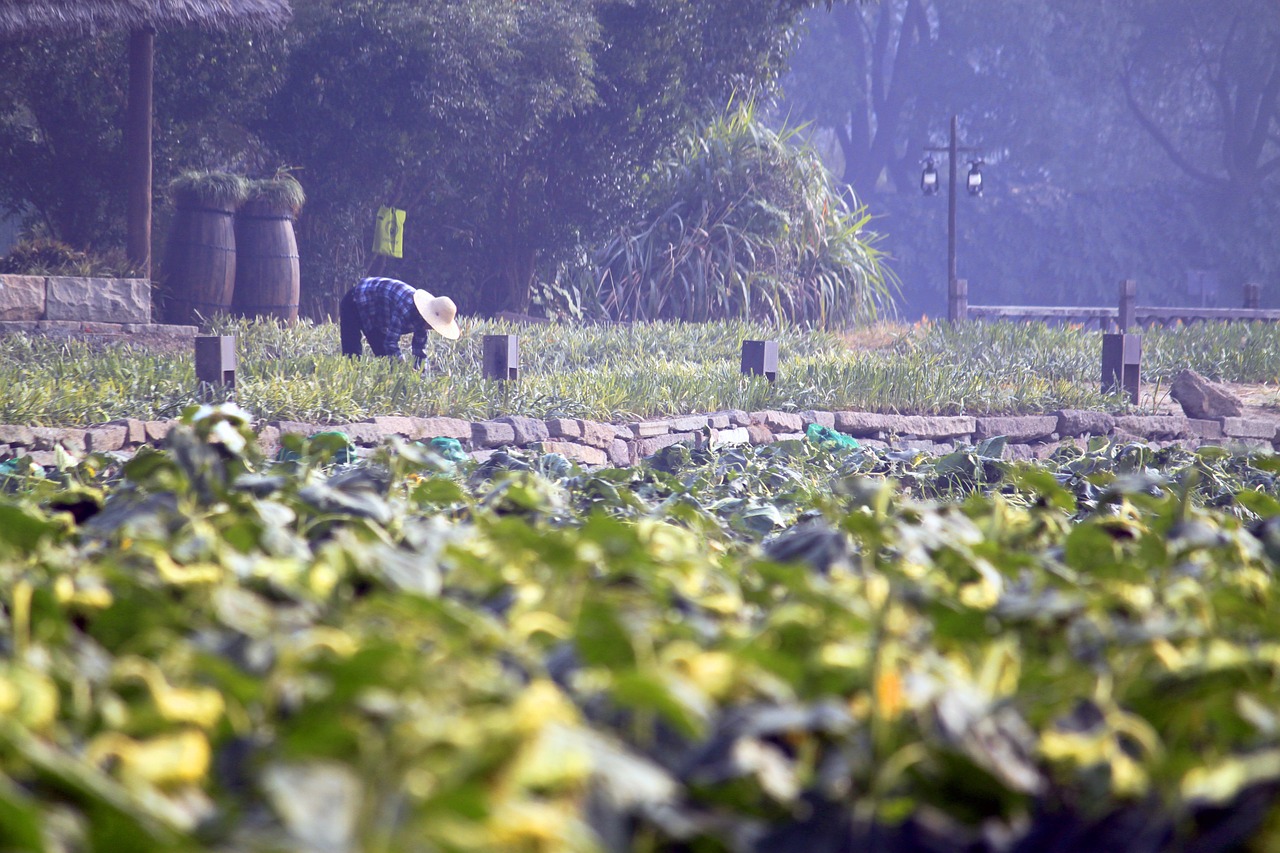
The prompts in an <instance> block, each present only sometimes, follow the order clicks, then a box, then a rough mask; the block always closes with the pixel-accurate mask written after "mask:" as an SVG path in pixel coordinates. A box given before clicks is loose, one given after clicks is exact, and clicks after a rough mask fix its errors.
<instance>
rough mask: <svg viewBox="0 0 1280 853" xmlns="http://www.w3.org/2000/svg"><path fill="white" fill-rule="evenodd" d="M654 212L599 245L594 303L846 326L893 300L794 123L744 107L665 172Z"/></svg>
mask: <svg viewBox="0 0 1280 853" xmlns="http://www.w3.org/2000/svg"><path fill="white" fill-rule="evenodd" d="M649 198H650V209H649V212H648V214H647V215H646V216H644V217H643V218H642V219H640V220H639V221H638V222H637V223H635V224H631V225H624V226H622V227H620V228H619V229H618V232H617V234H616V235H615V236H614V238H613V239H612V240H610V241H609V242H608V243H607V244H606V245H605V246H604V247H603V249H602V250H601V251H600V253H599V255H598V257H597V263H598V265H599V270H598V271H597V272H596V273H595V276H596V278H595V280H597V281H598V282H599V292H598V294H594V299H593V300H592V301H598V302H599V304H600V305H601V306H602V307H603V308H604V309H605V310H606V311H607V312H608V313H609V315H610V316H611V317H613V318H615V319H628V320H658V319H663V320H671V319H679V320H687V321H699V322H700V321H706V320H719V319H733V318H740V319H751V320H757V321H761V322H769V323H782V322H795V323H800V324H802V325H806V326H817V327H826V328H843V327H845V326H848V325H850V324H852V323H855V322H861V321H866V320H869V319H872V318H874V317H875V316H877V314H878V313H879V312H880V311H881V310H882V309H884V308H886V307H890V306H891V304H892V292H891V291H892V287H891V282H890V281H889V280H888V279H887V272H886V271H885V269H884V268H883V267H882V266H881V259H880V255H879V253H878V252H877V251H876V250H875V249H874V247H873V245H872V244H873V242H874V237H873V236H872V235H869V234H868V233H867V232H866V231H864V230H863V229H864V226H865V225H866V223H867V219H868V217H867V216H866V214H865V211H863V210H862V209H860V208H854V207H851V206H850V205H849V204H848V202H847V201H846V200H845V198H844V195H843V193H842V191H841V189H840V187H839V185H838V184H837V182H836V181H835V179H834V178H833V176H832V175H831V174H830V172H828V170H827V168H826V167H825V166H824V165H823V163H822V161H821V159H820V158H819V157H818V155H817V153H816V152H815V151H813V149H812V148H810V147H808V146H806V145H804V144H803V142H802V140H799V139H797V138H796V133H795V131H792V130H783V131H782V132H776V131H773V130H771V129H769V128H768V127H766V126H765V125H763V124H762V123H761V122H760V121H759V120H758V118H757V115H756V110H755V107H754V105H753V104H738V105H737V106H735V107H733V108H731V109H730V110H728V111H727V112H726V113H725V114H724V115H723V116H722V117H720V118H719V119H717V120H716V121H714V122H712V123H710V124H709V125H708V126H707V127H706V128H705V129H703V130H702V131H701V132H698V133H692V134H690V135H689V136H688V138H687V139H686V141H685V144H684V146H683V148H682V149H681V150H680V151H679V152H678V153H677V154H676V156H675V157H673V158H672V160H671V161H670V162H668V163H667V164H665V165H664V167H663V168H662V169H661V170H659V172H658V173H657V174H656V176H655V179H654V182H653V185H652V188H651V189H650V192H649Z"/></svg>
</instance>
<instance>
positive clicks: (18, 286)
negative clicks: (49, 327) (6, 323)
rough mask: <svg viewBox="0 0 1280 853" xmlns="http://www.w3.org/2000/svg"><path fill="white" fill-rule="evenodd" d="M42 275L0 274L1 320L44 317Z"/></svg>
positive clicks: (43, 284)
mask: <svg viewBox="0 0 1280 853" xmlns="http://www.w3.org/2000/svg"><path fill="white" fill-rule="evenodd" d="M44 294H45V283H44V276H42V275H0V320H39V319H41V318H43V317H44Z"/></svg>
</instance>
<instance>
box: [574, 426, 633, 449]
mask: <svg viewBox="0 0 1280 853" xmlns="http://www.w3.org/2000/svg"><path fill="white" fill-rule="evenodd" d="M578 426H579V427H581V429H582V443H583V444H589V445H591V446H592V447H599V448H600V449H601V450H608V449H609V447H610V446H611V445H612V444H613V442H614V439H616V438H618V430H617V428H615V427H614V425H613V424H602V423H600V422H599V421H583V420H580V421H578ZM627 432H628V433H630V430H627ZM623 440H624V441H625V440H626V439H623Z"/></svg>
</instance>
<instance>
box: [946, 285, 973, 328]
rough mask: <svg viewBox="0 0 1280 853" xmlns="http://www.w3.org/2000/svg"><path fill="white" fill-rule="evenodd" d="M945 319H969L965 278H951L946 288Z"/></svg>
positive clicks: (957, 321)
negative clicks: (949, 284)
mask: <svg viewBox="0 0 1280 853" xmlns="http://www.w3.org/2000/svg"><path fill="white" fill-rule="evenodd" d="M947 319H948V320H949V321H951V322H952V323H960V322H963V321H965V320H968V319H969V280H968V279H967V278H953V279H951V286H950V287H949V288H948V289H947Z"/></svg>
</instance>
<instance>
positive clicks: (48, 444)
mask: <svg viewBox="0 0 1280 853" xmlns="http://www.w3.org/2000/svg"><path fill="white" fill-rule="evenodd" d="M174 423H175V421H141V420H134V419H128V420H121V421H114V422H112V423H106V424H98V425H95V426H90V427H87V428H83V429H65V428H51V427H27V426H6V425H0V459H4V458H11V457H14V456H21V455H28V454H29V455H31V456H32V457H33V459H34V461H36V462H37V463H38V464H41V465H52V464H53V463H54V456H55V454H54V448H55V446H57V445H61V446H62V447H63V448H64V449H65V450H68V451H70V452H72V453H75V454H82V453H85V452H96V451H103V452H113V453H123V454H131V453H132V452H133V451H134V450H136V449H137V448H138V447H140V446H142V445H143V444H148V443H150V444H156V443H160V442H163V440H164V437H165V435H167V434H168V432H169V430H170V428H171V427H172V425H173V424H174ZM813 423H816V424H820V425H822V426H825V427H828V428H833V429H836V430H839V431H840V432H842V433H845V434H847V435H851V436H853V437H854V438H856V439H857V440H858V441H859V443H861V444H863V445H864V446H868V447H873V448H895V449H911V450H920V451H923V452H926V453H939V454H940V453H950V452H951V451H952V450H954V449H955V448H956V447H962V446H964V445H967V444H973V443H976V442H979V441H982V440H984V439H987V438H992V437H995V436H1005V437H1007V438H1008V443H1007V444H1006V446H1005V450H1004V455H1005V458H1007V459H1040V458H1044V457H1047V456H1048V455H1049V454H1051V453H1052V452H1053V451H1054V450H1055V449H1057V447H1058V445H1059V444H1060V443H1061V442H1062V441H1065V440H1075V439H1085V438H1088V437H1091V436H1110V437H1112V438H1114V439H1116V440H1119V441H1147V442H1152V443H1156V444H1159V445H1164V444H1168V443H1178V444H1183V445H1186V446H1190V447H1197V446H1199V445H1201V444H1227V445H1236V446H1244V447H1250V448H1259V449H1280V440H1278V437H1277V434H1276V432H1277V430H1276V424H1275V423H1274V422H1272V421H1266V420H1252V419H1248V418H1232V417H1224V418H1219V419H1216V420H1196V419H1189V418H1186V417H1182V416H1180V415H1179V416H1174V415H1154V416H1134V415H1121V416H1113V415H1109V414H1106V413H1105V412H1090V411H1078V410H1068V411H1061V412H1055V413H1052V414H1047V415H1019V416H1005V415H1001V416H992V417H970V416H958V417H932V416H919V415H886V414H880V413H875V412H821V411H806V412H799V413H794V412H776V411H760V412H743V411H725V412H713V413H711V414H704V415H685V416H681V417H670V418H653V419H649V420H643V421H634V422H629V423H624V424H607V423H600V422H597V421H589V420H581V419H576V418H551V419H548V420H541V419H538V418H527V417H504V418H498V419H496V420H490V421H478V422H472V421H466V420H461V419H458V418H446V417H431V418H416V417H377V418H372V419H371V420H368V421H362V422H360V423H352V424H343V425H341V426H337V427H334V426H325V425H320V424H309V423H298V422H294V421H280V422H272V423H266V424H262V425H260V426H259V427H258V430H257V432H258V438H259V441H260V442H261V443H262V446H263V449H264V450H265V451H266V452H267V453H268V454H275V452H276V451H277V450H278V449H279V446H280V438H281V436H282V435H287V434H290V433H296V434H301V435H311V434H313V433H316V432H320V431H322V430H327V429H340V430H342V431H343V432H345V433H346V434H347V435H348V436H350V438H351V440H352V441H353V442H354V443H355V444H356V446H357V449H358V451H360V452H368V449H370V448H373V447H376V446H378V445H380V444H381V443H382V442H383V440H384V439H386V438H388V437H390V436H392V435H397V436H400V437H402V438H404V439H407V440H410V441H420V440H426V439H431V438H436V437H439V436H443V437H448V438H456V439H458V441H459V442H461V443H462V445H463V447H464V448H465V449H467V450H468V451H469V452H470V453H471V454H472V456H474V457H476V458H478V459H483V458H486V457H487V456H488V455H489V454H491V453H493V451H494V450H496V449H498V448H501V447H520V448H527V449H530V450H539V451H542V452H547V453H560V454H562V455H564V456H566V457H568V458H570V459H573V460H574V461H576V462H579V463H582V464H584V465H589V466H598V465H612V466H625V465H631V464H634V463H635V462H636V461H637V460H639V459H641V458H643V457H645V456H649V455H650V454H653V453H655V452H657V451H658V450H660V449H662V448H663V447H666V446H668V445H671V444H676V443H679V442H690V443H695V444H707V443H710V444H712V445H758V444H769V443H771V442H775V441H783V440H786V439H801V438H804V435H805V429H806V428H807V427H808V426H809V424H813Z"/></svg>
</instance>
